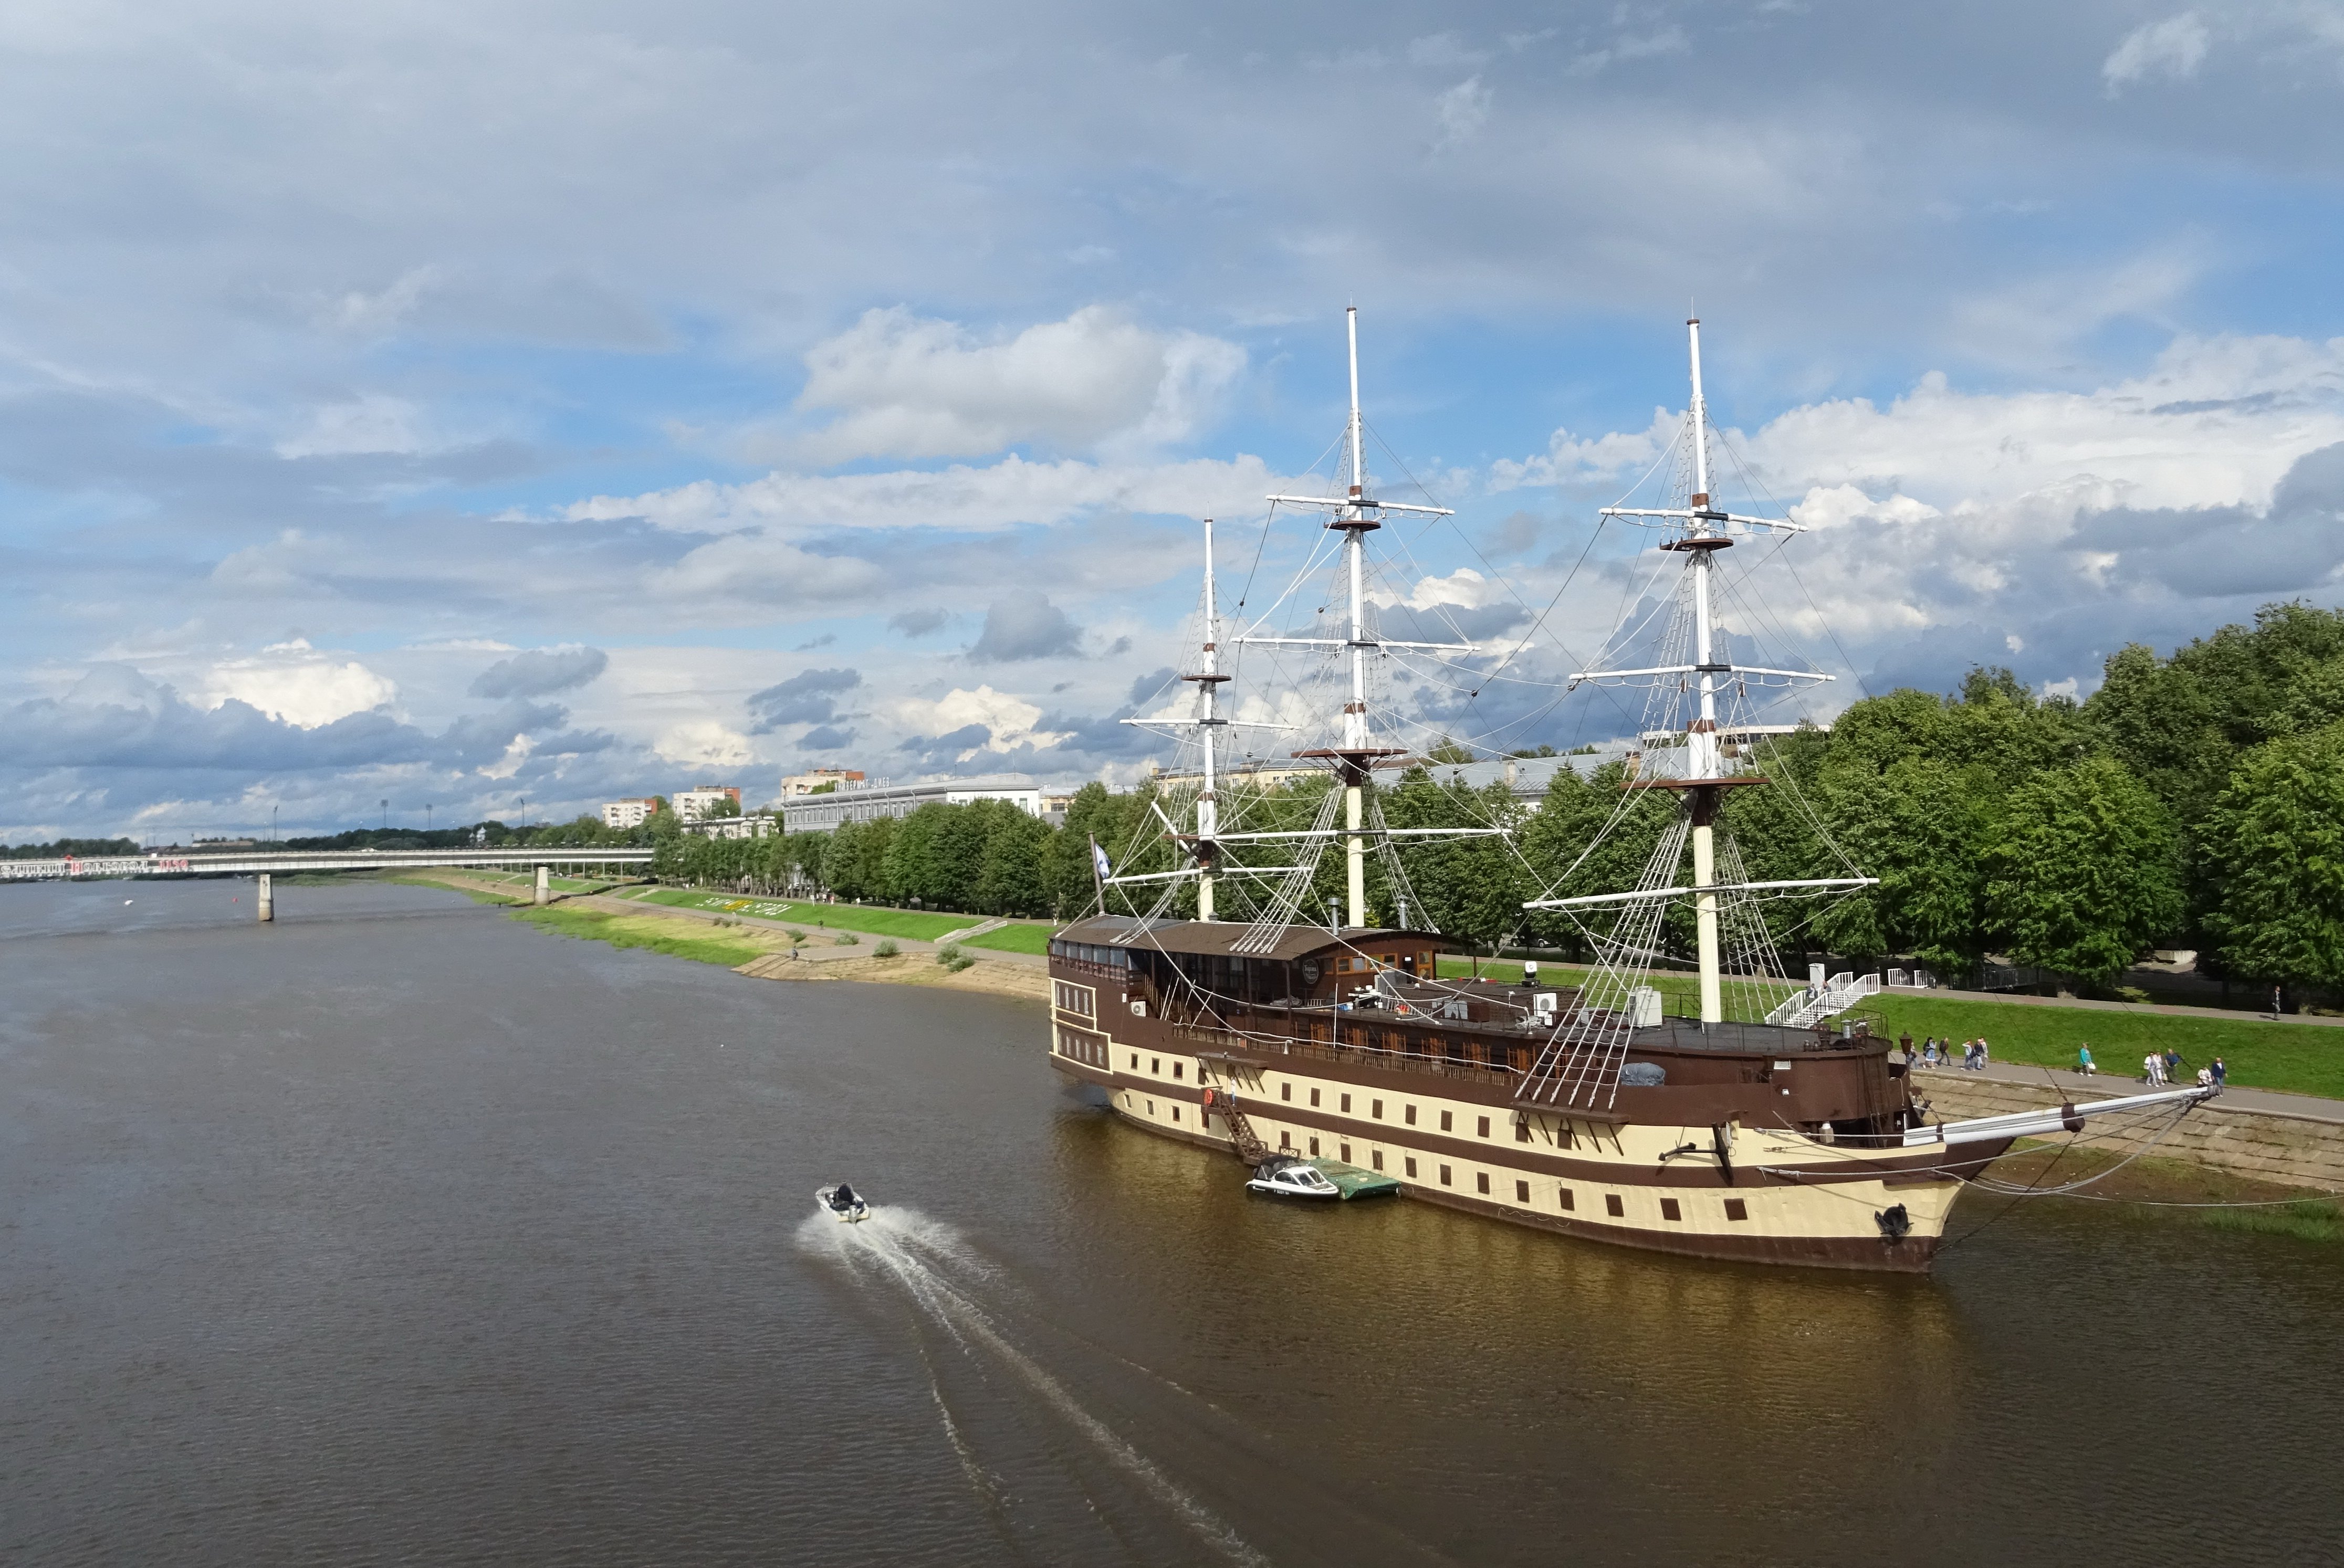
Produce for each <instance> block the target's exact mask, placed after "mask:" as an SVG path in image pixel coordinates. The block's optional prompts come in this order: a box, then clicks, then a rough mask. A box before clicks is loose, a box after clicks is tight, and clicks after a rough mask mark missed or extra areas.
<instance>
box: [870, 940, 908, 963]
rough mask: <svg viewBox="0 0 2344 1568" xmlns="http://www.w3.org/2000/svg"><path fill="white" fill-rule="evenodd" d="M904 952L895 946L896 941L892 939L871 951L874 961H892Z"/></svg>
mask: <svg viewBox="0 0 2344 1568" xmlns="http://www.w3.org/2000/svg"><path fill="white" fill-rule="evenodd" d="M902 951H903V949H901V948H899V947H897V946H896V945H895V942H894V938H892V937H891V938H889V939H888V940H885V941H883V942H881V943H880V944H879V945H878V946H877V947H875V948H873V949H872V950H871V956H872V957H873V958H874V959H892V958H894V956H895V955H896V954H897V953H899V952H902Z"/></svg>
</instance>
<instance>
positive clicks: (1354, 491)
mask: <svg viewBox="0 0 2344 1568" xmlns="http://www.w3.org/2000/svg"><path fill="white" fill-rule="evenodd" d="M1343 324H1344V327H1345V328H1346V329H1347V331H1348V332H1349V336H1350V344H1351V493H1350V496H1349V505H1347V506H1346V507H1344V508H1342V510H1340V511H1339V512H1337V513H1336V514H1335V517H1336V526H1337V527H1342V526H1343V524H1344V521H1345V520H1346V519H1349V522H1350V524H1351V526H1350V527H1349V528H1348V529H1347V531H1346V532H1345V534H1344V536H1343V555H1344V558H1345V559H1344V564H1345V566H1346V567H1347V568H1349V573H1350V578H1351V700H1350V701H1349V703H1347V704H1345V705H1344V708H1343V749H1345V750H1346V751H1352V752H1358V751H1364V750H1365V749H1367V744H1368V643H1367V637H1368V614H1367V603H1366V594H1365V592H1364V591H1363V590H1364V588H1365V586H1366V585H1365V578H1366V575H1367V566H1366V561H1365V557H1366V555H1367V546H1366V542H1365V541H1364V540H1363V539H1362V538H1361V537H1360V536H1361V535H1363V534H1364V533H1366V532H1367V528H1361V527H1359V526H1358V525H1359V523H1360V522H1361V521H1362V520H1363V519H1362V518H1361V517H1360V509H1359V508H1360V504H1361V502H1362V501H1363V500H1365V498H1366V497H1367V493H1368V488H1367V469H1368V464H1367V452H1366V448H1365V446H1364V444H1363V443H1362V442H1361V441H1360V439H1359V307H1358V306H1356V305H1347V306H1345V307H1343ZM1374 526H1375V525H1373V524H1372V523H1370V524H1369V525H1368V527H1369V528H1372V527H1374ZM1367 781H1368V780H1367V772H1366V769H1361V768H1357V767H1350V768H1346V769H1344V773H1343V826H1344V827H1346V828H1348V829H1350V836H1349V838H1348V839H1344V841H1343V857H1344V860H1345V862H1346V867H1345V869H1346V870H1347V871H1348V873H1349V892H1350V895H1351V900H1350V902H1351V924H1353V925H1355V926H1364V925H1366V924H1367V923H1368V841H1367V839H1363V838H1361V837H1360V836H1359V829H1361V828H1362V827H1363V826H1365V819H1364V815H1363V813H1364V809H1365V805H1366V787H1367Z"/></svg>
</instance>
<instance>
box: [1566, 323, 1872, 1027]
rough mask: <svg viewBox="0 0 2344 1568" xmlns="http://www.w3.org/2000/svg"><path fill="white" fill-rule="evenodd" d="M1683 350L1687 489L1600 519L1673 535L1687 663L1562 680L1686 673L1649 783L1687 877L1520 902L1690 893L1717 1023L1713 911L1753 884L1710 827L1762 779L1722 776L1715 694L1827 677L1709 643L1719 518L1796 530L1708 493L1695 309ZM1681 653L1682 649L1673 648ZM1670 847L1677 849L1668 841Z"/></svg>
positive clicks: (1825, 883) (1721, 540) (1709, 1017)
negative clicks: (1661, 801)
mask: <svg viewBox="0 0 2344 1568" xmlns="http://www.w3.org/2000/svg"><path fill="white" fill-rule="evenodd" d="M1685 334H1686V352H1687V358H1688V360H1689V363H1690V366H1691V370H1692V407H1691V408H1690V409H1689V410H1688V414H1689V417H1691V419H1692V494H1691V495H1690V496H1689V497H1688V498H1687V504H1686V505H1685V506H1684V507H1682V508H1662V509H1647V508H1635V507H1607V508H1604V509H1603V514H1602V515H1603V516H1605V517H1607V518H1638V519H1643V518H1651V519H1655V520H1657V521H1659V522H1660V524H1661V526H1662V527H1664V528H1668V529H1669V530H1670V531H1671V533H1672V535H1673V536H1674V537H1673V538H1670V539H1668V540H1666V541H1664V542H1663V543H1662V546H1661V548H1662V549H1665V550H1680V551H1682V552H1683V553H1684V555H1685V557H1686V560H1685V572H1686V574H1687V581H1686V582H1685V584H1684V588H1685V591H1686V594H1687V597H1688V598H1689V599H1690V600H1691V608H1692V663H1691V664H1675V665H1662V666H1657V667H1654V668H1647V669H1594V670H1582V671H1581V672H1580V673H1578V674H1576V675H1574V676H1572V677H1571V685H1573V686H1577V685H1578V684H1579V683H1580V682H1581V681H1582V680H1590V681H1604V680H1622V681H1624V680H1632V679H1657V680H1659V681H1662V682H1663V683H1665V682H1668V681H1672V680H1673V681H1675V682H1678V683H1680V684H1679V687H1678V689H1680V690H1682V689H1684V686H1683V684H1682V683H1684V682H1686V681H1687V680H1688V678H1690V681H1691V683H1692V690H1693V691H1694V692H1695V693H1697V694H1698V696H1697V701H1698V707H1697V709H1696V711H1695V712H1694V714H1693V717H1692V721H1691V722H1690V723H1689V724H1687V725H1686V727H1685V772H1684V776H1683V777H1682V778H1681V779H1652V780H1651V782H1652V784H1654V785H1656V786H1662V787H1666V788H1670V789H1681V790H1682V791H1683V794H1684V801H1685V810H1686V814H1687V817H1688V819H1689V823H1688V825H1689V826H1690V828H1691V832H1690V834H1689V835H1688V836H1689V837H1690V838H1691V839H1692V886H1691V887H1690V888H1680V887H1676V886H1673V885H1665V884H1673V882H1674V880H1675V875H1676V872H1675V867H1674V866H1673V865H1672V866H1671V867H1669V868H1667V869H1666V878H1665V884H1656V885H1653V886H1651V887H1649V888H1648V889H1647V890H1642V891H1639V892H1635V893H1631V894H1625V895H1599V896H1596V897H1593V898H1585V899H1541V900H1536V901H1534V902H1531V903H1529V904H1525V905H1524V906H1523V908H1525V909H1533V910H1553V909H1569V908H1571V907H1574V906H1582V905H1588V906H1591V905H1597V904H1609V903H1614V902H1637V901H1642V900H1649V899H1655V898H1660V899H1665V898H1674V897H1679V896H1682V895H1683V894H1686V893H1690V894H1692V900H1693V916H1694V920H1693V927H1694V941H1695V945H1696V949H1697V952H1698V957H1699V960H1700V967H1701V1017H1702V1022H1703V1023H1704V1024H1711V1023H1720V1022H1723V1020H1724V1018H1725V1001H1724V985H1723V978H1724V976H1723V970H1724V965H1723V961H1722V959H1721V955H1720V952H1719V938H1718V912H1719V900H1720V898H1721V896H1722V895H1726V894H1733V895H1736V896H1746V895H1747V894H1748V893H1750V892H1751V891H1753V890H1754V889H1755V888H1756V887H1757V886H1758V885H1757V884H1740V885H1734V886H1723V885H1721V884H1720V883H1719V882H1718V879H1717V836H1716V829H1715V827H1714V826H1713V824H1714V822H1715V820H1716V817H1717V809H1718V807H1719V805H1720V804H1721V802H1722V801H1723V797H1724V795H1725V791H1726V789H1728V788H1729V787H1731V786H1733V785H1735V784H1738V783H1755V782H1761V780H1757V779H1745V778H1740V777H1729V776H1728V774H1727V772H1726V769H1725V766H1724V762H1723V757H1722V755H1721V753H1720V750H1719V747H1718V738H1717V696H1718V692H1719V690H1720V689H1721V687H1722V685H1723V684H1724V683H1726V682H1731V681H1740V682H1743V683H1747V684H1755V685H1768V684H1777V685H1788V684H1790V683H1791V682H1793V681H1803V680H1828V679H1830V678H1831V677H1829V676H1827V675H1822V674H1818V673H1816V672H1814V671H1813V670H1798V669H1770V668H1763V667H1761V666H1757V665H1746V664H1745V665H1736V664H1734V663H1733V662H1732V661H1731V660H1729V659H1726V658H1721V657H1720V656H1719V653H1718V649H1717V638H1716V628H1715V625H1714V623H1713V614H1712V609H1711V598H1712V594H1711V583H1710V574H1711V573H1712V572H1713V571H1715V570H1716V556H1717V552H1718V551H1720V550H1723V549H1729V548H1733V539H1732V538H1730V537H1728V535H1727V532H1726V529H1727V525H1729V524H1733V525H1737V526H1740V527H1744V528H1770V529H1773V528H1779V529H1781V530H1783V531H1784V532H1786V533H1802V532H1804V531H1805V530H1804V529H1803V528H1801V527H1800V525H1798V524H1796V523H1787V522H1783V521H1781V520H1780V519H1777V518H1745V517H1742V516H1739V515H1737V514H1734V513H1731V512H1726V511H1723V510H1720V509H1719V508H1717V507H1716V506H1714V505H1713V503H1712V501H1711V498H1710V489H1709V406H1708V403H1707V401H1706V400H1705V399H1704V398H1703V397H1702V386H1701V318H1700V317H1691V318H1689V319H1687V321H1686V322H1685ZM1680 657H1682V656H1680ZM1672 852H1673V853H1682V850H1681V849H1680V850H1676V851H1672ZM1872 881H1873V879H1870V878H1863V877H1856V878H1822V879H1812V880H1807V881H1802V882H1798V883H1769V884H1765V885H1764V886H1765V887H1766V888H1768V889H1783V888H1790V887H1798V888H1802V889H1804V888H1814V889H1817V890H1821V889H1826V888H1842V887H1868V886H1871V885H1872Z"/></svg>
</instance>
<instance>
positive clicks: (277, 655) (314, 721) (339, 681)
mask: <svg viewBox="0 0 2344 1568" xmlns="http://www.w3.org/2000/svg"><path fill="white" fill-rule="evenodd" d="M203 685H204V697H205V704H204V705H205V706H206V707H207V708H217V707H219V706H220V704H222V703H224V702H227V701H229V700H231V699H233V700H235V701H237V702H242V703H246V704H248V705H249V706H251V707H253V708H256V709H259V710H260V711H261V712H263V713H266V714H268V716H269V717H270V718H272V719H282V720H283V721H284V722H286V723H288V724H291V725H295V726H298V728H300V729H316V728H318V726H319V725H321V724H331V723H332V722H333V721H334V720H335V719H347V718H349V716H350V715H351V714H353V713H364V712H366V711H367V710H369V709H375V708H382V707H386V706H388V705H389V703H390V702H391V701H392V700H393V699H396V698H397V697H398V696H399V688H398V686H397V685H396V684H394V683H393V682H391V681H390V680H388V679H386V678H384V677H382V676H379V675H377V674H376V673H375V672H374V671H373V670H371V669H369V668H367V667H366V666H365V665H363V664H360V663H359V662H358V661H357V660H355V659H349V660H344V661H340V662H337V661H336V660H334V659H333V658H329V657H328V656H327V655H325V654H321V653H319V652H318V651H317V650H316V649H314V648H311V647H310V646H309V645H308V643H307V642H305V641H302V640H299V639H298V638H297V639H296V640H294V641H292V642H285V643H278V644H275V645H273V646H271V647H269V648H263V649H262V650H261V651H260V652H259V653H258V654H256V655H254V656H252V657H251V658H232V659H227V660H225V661H223V662H221V663H219V664H216V665H214V666H213V667H212V668H211V669H210V671H209V672H208V673H207V675H206V676H205V678H204V682H203Z"/></svg>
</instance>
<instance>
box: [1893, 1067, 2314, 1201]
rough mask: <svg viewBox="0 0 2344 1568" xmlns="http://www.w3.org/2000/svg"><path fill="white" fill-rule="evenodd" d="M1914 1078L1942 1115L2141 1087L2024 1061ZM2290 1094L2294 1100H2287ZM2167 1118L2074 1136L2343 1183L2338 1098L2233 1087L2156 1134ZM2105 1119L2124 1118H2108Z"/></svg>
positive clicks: (2271, 1174) (2280, 1179) (2242, 1169)
mask: <svg viewBox="0 0 2344 1568" xmlns="http://www.w3.org/2000/svg"><path fill="white" fill-rule="evenodd" d="M2063 1080H2065V1081H2063ZM1914 1087H1915V1092H1916V1093H1918V1094H1919V1095H1920V1097H1921V1098H1922V1099H1924V1100H1925V1101H1929V1103H1930V1106H1931V1108H1932V1110H1933V1111H1934V1112H1935V1115H1936V1116H1937V1117H1938V1118H1939V1119H1941V1120H1943V1121H1965V1120H1967V1119H1969V1118H1971V1117H1977V1116H2002V1115H2006V1114H2008V1113H2009V1112H2011V1111H2035V1110H2040V1109H2042V1108H2043V1107H2046V1106H2053V1105H2058V1104H2061V1103H2063V1102H2075V1101H2087V1100H2106V1099H2111V1098H2113V1097H2115V1096H2117V1095H2120V1094H2138V1093H2141V1092H2143V1087H2142V1086H2141V1085H2140V1084H2138V1083H2137V1082H2136V1081H2133V1080H2130V1079H2126V1078H2115V1077H2112V1076H2103V1077H2099V1078H2089V1079H2087V1078H2084V1077H2083V1076H2081V1075H2080V1074H2076V1073H2057V1074H2056V1075H2054V1074H2051V1073H2049V1072H2048V1071H2047V1070H2039V1069H2034V1070H2030V1069H2026V1068H1998V1069H1995V1070H1992V1071H1990V1072H1965V1071H1964V1070H1961V1069H1959V1068H1939V1069H1937V1070H1935V1071H1930V1070H1922V1071H1920V1072H1917V1073H1915V1075H1914ZM2234 1096H2235V1097H2236V1098H2235V1099H2234V1098H2233V1097H2234ZM2288 1101H2296V1102H2298V1103H2297V1104H2295V1105H2294V1106H2291V1107H2288V1106H2286V1104H2285V1102H2288ZM2274 1107H2278V1108H2274ZM2171 1120H2172V1119H2171V1117H2170V1116H2167V1115H2165V1114H2161V1113H2146V1114H2144V1115H2142V1116H2139V1117H2125V1116H2117V1117H2110V1118H2106V1119H2102V1118H2094V1119H2093V1120H2091V1121H2086V1122H2085V1123H2084V1131H2082V1132H2080V1133H2077V1134H2076V1135H2075V1141H2076V1142H2077V1143H2079V1144H2082V1145H2084V1146H2086V1147H2087V1148H2093V1149H2105V1150H2108V1151H2112V1152H2115V1153H2118V1154H2134V1153H2138V1152H2140V1151H2142V1150H2144V1149H2147V1150H2148V1151H2149V1152H2150V1154H2151V1155H2152V1156H2153V1157H2155V1158H2157V1159H2163V1160H2183V1161H2190V1162H2192V1163H2195V1164H2198V1165H2203V1166H2205V1167H2207V1168H2208V1170H2213V1171H2228V1173H2230V1174H2231V1175H2234V1176H2246V1177H2250V1178H2252V1179H2254V1180H2256V1181H2270V1182H2275V1183H2278V1185H2280V1186H2286V1187H2301V1188H2306V1189H2309V1190H2310V1191H2318V1192H2339V1191H2344V1102H2339V1101H2333V1100H2315V1099H2313V1098H2311V1097H2310V1096H2309V1095H2294V1094H2275V1093H2272V1092H2270V1091H2258V1090H2243V1089H2234V1090H2231V1091H2228V1093H2226V1094H2224V1095H2223V1096H2222V1097H2221V1098H2220V1099H2218V1100H2215V1101H2212V1102H2211V1103H2209V1104H2206V1105H2201V1106H2198V1107H2197V1109H2195V1110H2193V1111H2190V1112H2189V1114H2188V1115H2187V1116H2185V1117H2183V1118H2182V1119H2181V1121H2180V1123H2179V1124H2178V1125H2177V1126H2174V1127H2173V1128H2172V1129H2171V1130H2170V1131H2165V1132H2164V1135H2163V1136H2162V1137H2159V1136H2158V1133H2159V1131H2161V1130H2163V1129H2165V1128H2166V1127H2167V1123H2168V1122H2170V1121H2171ZM2110 1121H2121V1122H2123V1123H2124V1125H2122V1126H2110V1125H2108V1123H2109V1122H2110ZM2152 1143H2153V1144H2154V1145H2155V1147H2154V1148H2150V1145H2151V1144H2152Z"/></svg>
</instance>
